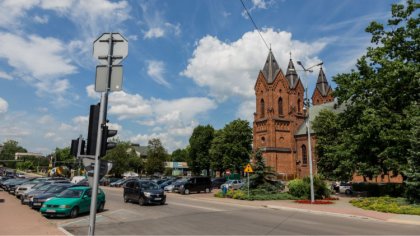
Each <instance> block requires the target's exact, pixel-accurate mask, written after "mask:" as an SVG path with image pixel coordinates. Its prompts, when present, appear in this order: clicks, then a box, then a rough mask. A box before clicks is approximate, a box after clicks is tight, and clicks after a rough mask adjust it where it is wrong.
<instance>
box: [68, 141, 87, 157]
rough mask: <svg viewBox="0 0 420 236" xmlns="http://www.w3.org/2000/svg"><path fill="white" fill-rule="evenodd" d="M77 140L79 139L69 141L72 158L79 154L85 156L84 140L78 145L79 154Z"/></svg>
mask: <svg viewBox="0 0 420 236" xmlns="http://www.w3.org/2000/svg"><path fill="white" fill-rule="evenodd" d="M79 140H80V138H78V139H73V140H71V147H70V154H71V155H72V156H75V157H77V156H78V154H81V155H84V154H85V140H83V139H82V140H80V141H81V142H82V143H81V145H80V152H79Z"/></svg>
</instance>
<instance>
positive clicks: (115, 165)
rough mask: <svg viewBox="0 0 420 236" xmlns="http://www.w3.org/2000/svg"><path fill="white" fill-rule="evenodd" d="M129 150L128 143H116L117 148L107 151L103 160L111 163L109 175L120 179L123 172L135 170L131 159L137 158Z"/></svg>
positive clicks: (129, 145)
mask: <svg viewBox="0 0 420 236" xmlns="http://www.w3.org/2000/svg"><path fill="white" fill-rule="evenodd" d="M130 150H131V144H130V143H129V142H121V141H118V142H117V146H116V147H115V148H113V149H111V150H109V151H107V153H106V155H105V157H104V158H103V159H104V160H107V161H111V162H112V169H111V171H110V172H109V173H110V174H113V175H115V176H116V177H121V176H122V175H123V174H124V172H127V171H130V170H135V169H134V168H135V165H134V162H135V161H133V159H135V158H138V159H140V158H139V157H137V155H136V154H135V152H134V153H133V152H132V151H130Z"/></svg>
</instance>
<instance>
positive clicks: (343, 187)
mask: <svg viewBox="0 0 420 236" xmlns="http://www.w3.org/2000/svg"><path fill="white" fill-rule="evenodd" d="M336 188H337V187H336ZM338 192H339V193H344V194H346V195H351V194H353V189H352V187H351V183H350V182H340V184H339V185H338Z"/></svg>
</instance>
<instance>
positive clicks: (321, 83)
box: [316, 67, 331, 96]
mask: <svg viewBox="0 0 420 236" xmlns="http://www.w3.org/2000/svg"><path fill="white" fill-rule="evenodd" d="M316 88H317V89H318V90H319V92H320V93H321V95H322V96H327V95H328V91H329V90H330V89H331V87H330V86H329V85H328V81H327V78H326V77H325V73H324V70H322V67H321V69H320V70H319V75H318V80H317V81H316Z"/></svg>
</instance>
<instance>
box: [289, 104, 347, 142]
mask: <svg viewBox="0 0 420 236" xmlns="http://www.w3.org/2000/svg"><path fill="white" fill-rule="evenodd" d="M324 109H327V110H329V111H332V112H334V113H342V112H344V110H345V109H346V105H345V104H344V103H343V104H341V105H340V106H339V105H338V103H337V102H335V101H334V102H329V103H324V104H319V105H315V106H312V107H310V108H309V115H310V117H309V118H310V122H311V124H312V122H313V121H314V120H315V118H316V117H317V116H318V115H319V113H320V112H321V111H322V110H324ZM307 120H308V118H306V119H305V121H304V122H303V123H302V125H301V126H300V127H299V129H298V130H297V131H296V133H295V135H303V134H307V133H306V121H307ZM310 128H311V134H312V133H315V132H314V130H313V129H312V125H311V127H310Z"/></svg>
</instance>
